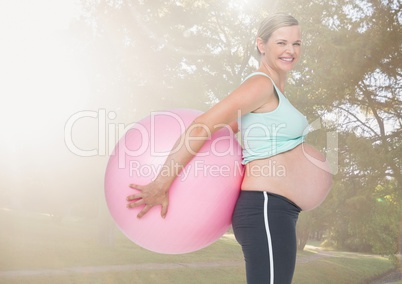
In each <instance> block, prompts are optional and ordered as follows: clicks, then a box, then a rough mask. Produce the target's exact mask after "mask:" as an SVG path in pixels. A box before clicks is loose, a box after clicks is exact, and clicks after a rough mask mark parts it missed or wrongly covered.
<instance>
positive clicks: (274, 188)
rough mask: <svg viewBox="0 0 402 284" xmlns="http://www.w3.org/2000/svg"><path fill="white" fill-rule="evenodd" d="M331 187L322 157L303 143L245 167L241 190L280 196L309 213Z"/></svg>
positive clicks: (330, 178) (326, 165)
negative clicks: (265, 192)
mask: <svg viewBox="0 0 402 284" xmlns="http://www.w3.org/2000/svg"><path fill="white" fill-rule="evenodd" d="M331 185H332V175H331V172H330V168H329V165H328V162H327V161H326V159H325V156H324V155H323V154H322V153H320V152H319V151H318V150H316V149H315V148H314V147H313V146H311V145H308V144H306V143H303V144H301V145H299V146H297V147H296V148H294V149H292V150H290V151H287V152H285V153H281V154H278V155H276V156H273V157H270V158H267V159H261V160H255V161H252V162H250V163H248V164H247V165H246V172H245V176H244V179H243V183H242V190H259V191H268V192H272V193H276V194H280V195H282V196H284V197H286V198H288V199H290V200H291V201H293V202H294V203H296V204H297V205H298V206H299V207H300V208H301V209H302V210H303V211H308V210H312V209H314V208H315V207H317V206H318V205H320V204H321V203H322V202H323V201H324V199H325V197H326V196H327V195H328V193H329V191H330V189H331Z"/></svg>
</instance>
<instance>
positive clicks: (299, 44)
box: [293, 42, 301, 46]
mask: <svg viewBox="0 0 402 284" xmlns="http://www.w3.org/2000/svg"><path fill="white" fill-rule="evenodd" d="M293 45H296V46H301V43H300V42H296V43H294V44H293Z"/></svg>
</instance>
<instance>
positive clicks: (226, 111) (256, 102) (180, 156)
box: [127, 76, 274, 218]
mask: <svg viewBox="0 0 402 284" xmlns="http://www.w3.org/2000/svg"><path fill="white" fill-rule="evenodd" d="M273 95H274V94H273V85H272V82H271V81H270V80H269V79H268V78H264V77H262V76H254V77H251V78H250V79H248V80H247V81H245V82H244V83H243V84H242V85H241V86H239V87H238V88H237V89H236V90H235V91H234V92H233V93H231V94H230V95H229V96H227V97H226V98H225V99H223V100H222V101H220V102H219V103H217V104H216V105H215V106H213V107H212V108H211V109H210V110H208V111H207V112H205V113H204V114H202V115H200V116H199V117H197V118H196V119H195V120H194V122H193V123H192V124H191V125H190V126H189V127H188V128H187V129H186V131H185V132H184V133H183V134H182V135H181V137H180V138H179V139H178V140H177V142H176V144H175V145H174V146H173V149H175V151H172V152H171V153H170V154H169V156H168V157H167V159H166V161H165V164H164V167H163V168H164V169H169V170H168V171H164V175H158V176H157V177H156V179H155V180H154V181H152V182H151V183H149V184H146V185H136V184H131V185H130V187H131V188H134V189H137V190H139V191H140V192H139V193H136V194H132V195H129V196H128V197H127V201H128V202H129V203H128V205H127V206H128V207H129V208H133V207H137V206H141V205H145V206H144V208H143V209H142V210H141V211H140V213H139V214H138V216H137V217H138V218H141V217H142V216H144V215H145V214H146V213H147V212H148V211H149V210H150V209H151V208H152V207H153V206H155V205H161V206H162V210H161V216H162V217H163V218H164V217H166V214H167V210H168V204H169V200H168V191H169V188H170V186H171V184H172V183H173V181H174V180H175V178H176V177H177V176H178V175H179V173H180V171H181V170H182V169H183V168H184V167H185V166H186V165H187V164H188V163H189V162H190V160H191V159H192V158H193V157H194V156H195V155H196V154H197V152H198V151H199V150H200V149H201V147H202V146H203V145H204V143H205V142H206V141H207V140H208V139H209V137H210V136H211V135H212V134H213V133H214V132H215V131H217V130H219V129H220V128H222V127H224V126H225V125H226V126H229V127H230V128H231V129H232V130H233V131H234V132H237V118H238V117H239V116H241V115H244V114H246V113H249V112H251V111H253V110H255V109H257V108H259V107H260V106H262V105H264V104H265V103H267V102H268V101H269V100H270V99H272V97H273ZM183 141H184V143H183ZM179 146H180V147H179ZM177 169H179V170H177ZM166 172H167V173H169V174H166Z"/></svg>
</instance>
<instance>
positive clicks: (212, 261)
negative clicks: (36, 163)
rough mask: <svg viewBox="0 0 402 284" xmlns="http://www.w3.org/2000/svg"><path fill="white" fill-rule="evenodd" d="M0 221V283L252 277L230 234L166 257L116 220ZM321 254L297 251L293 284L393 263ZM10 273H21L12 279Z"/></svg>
mask: <svg viewBox="0 0 402 284" xmlns="http://www.w3.org/2000/svg"><path fill="white" fill-rule="evenodd" d="M0 224H2V232H1V234H0V283H11V284H12V283H33V284H35V283H41V284H42V283H58V284H63V283H119V284H120V283H121V284H125V283H139V284H141V283H144V284H152V283H158V284H163V283H220V284H222V283H223V284H224V283H233V284H236V283H245V270H244V265H243V261H242V260H243V255H242V252H241V248H240V246H239V245H238V244H237V242H236V241H235V240H234V239H233V237H231V236H225V237H223V238H221V239H220V240H219V241H217V242H215V243H214V244H212V245H211V246H209V247H207V248H205V249H202V250H199V251H196V252H193V253H189V254H183V255H163V254H156V253H152V252H149V251H147V250H145V249H142V248H141V247H138V246H137V245H135V244H133V243H132V242H130V241H129V240H127V239H126V238H125V237H124V236H123V235H122V234H121V233H120V232H119V231H118V230H117V229H115V228H114V226H111V227H108V226H104V228H106V229H104V230H103V231H102V232H100V231H99V229H98V228H99V227H100V226H99V223H97V222H95V221H92V222H89V221H86V222H83V221H80V220H73V219H70V220H63V221H62V222H59V223H57V222H54V221H53V220H52V219H51V218H50V217H49V216H44V215H39V214H26V213H21V212H14V213H10V212H2V211H0ZM108 234H109V235H110V237H111V240H112V242H109V243H107V242H105V240H106V239H105V236H106V235H108ZM101 236H102V237H101ZM318 252H319V251H317V250H312V249H311V250H307V251H304V252H302V253H300V254H299V255H298V264H297V267H296V272H295V277H294V283H297V284H302V283H309V284H314V283H319V284H321V283H325V284H331V283H337V284H341V283H348V284H353V283H366V282H365V279H372V278H373V277H375V276H377V275H380V274H382V273H383V272H384V271H387V270H389V269H391V268H392V265H391V263H390V262H389V261H388V260H387V259H386V258H383V257H379V256H375V255H361V254H353V253H346V252H325V253H326V254H327V255H325V256H323V255H322V254H319V253H318ZM321 253H322V252H321ZM144 265H145V266H144ZM116 267H117V268H116ZM44 270H45V272H46V273H45V274H43V273H42V274H37V275H33V274H32V272H36V271H44ZM5 271H19V274H16V275H13V276H8V277H5V276H4V272H5ZM21 272H26V273H28V274H27V275H25V276H24V275H22V274H21ZM2 273H3V276H2Z"/></svg>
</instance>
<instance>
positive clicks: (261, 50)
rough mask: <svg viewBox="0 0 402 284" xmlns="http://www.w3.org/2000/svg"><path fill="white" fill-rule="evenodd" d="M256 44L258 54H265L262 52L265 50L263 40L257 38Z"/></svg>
mask: <svg viewBox="0 0 402 284" xmlns="http://www.w3.org/2000/svg"><path fill="white" fill-rule="evenodd" d="M256 43H257V49H258V50H259V52H260V53H261V54H265V50H264V48H265V43H264V40H263V39H262V38H260V37H258V38H257V42H256Z"/></svg>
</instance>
